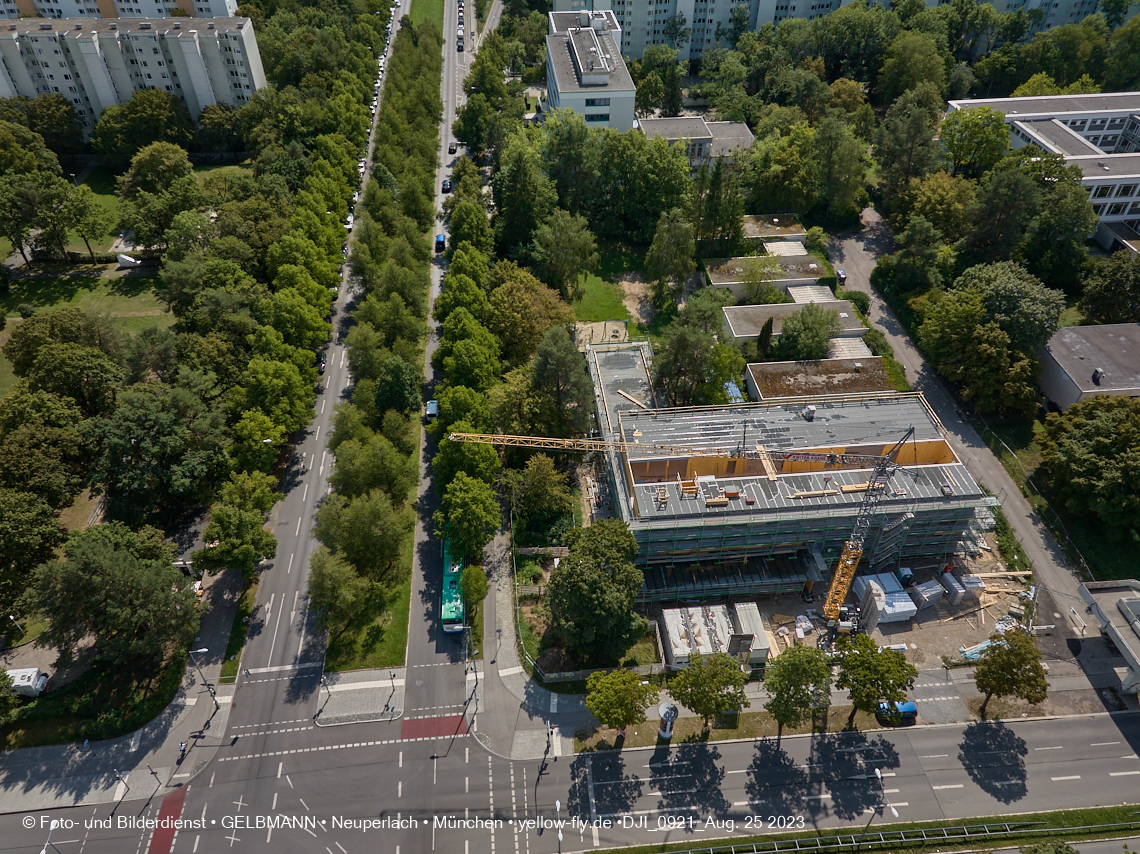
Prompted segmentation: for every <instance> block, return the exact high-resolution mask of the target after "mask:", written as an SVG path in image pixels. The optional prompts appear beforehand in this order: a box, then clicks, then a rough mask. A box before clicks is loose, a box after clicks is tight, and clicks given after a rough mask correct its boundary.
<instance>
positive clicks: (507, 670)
mask: <svg viewBox="0 0 1140 854" xmlns="http://www.w3.org/2000/svg"><path fill="white" fill-rule="evenodd" d="M522 672H523V669H522V666H521V665H518V666H516V667H504V668H503V669H502V670H500V671H499V678H503V677H505V676H514V675H515V674H516V673H522Z"/></svg>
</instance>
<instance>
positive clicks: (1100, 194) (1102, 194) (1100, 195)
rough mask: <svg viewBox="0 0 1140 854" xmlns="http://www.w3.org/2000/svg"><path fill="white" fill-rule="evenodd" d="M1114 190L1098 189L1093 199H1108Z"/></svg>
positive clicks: (1102, 187)
mask: <svg viewBox="0 0 1140 854" xmlns="http://www.w3.org/2000/svg"><path fill="white" fill-rule="evenodd" d="M1112 190H1113V188H1112V187H1109V186H1101V187H1097V188H1096V189H1095V190H1094V191H1093V198H1094V199H1107V198H1108V197H1109V196H1111V195H1112Z"/></svg>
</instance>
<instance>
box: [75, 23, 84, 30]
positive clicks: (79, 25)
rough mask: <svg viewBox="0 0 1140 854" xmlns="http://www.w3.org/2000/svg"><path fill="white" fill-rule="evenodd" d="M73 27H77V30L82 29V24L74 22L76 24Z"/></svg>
mask: <svg viewBox="0 0 1140 854" xmlns="http://www.w3.org/2000/svg"><path fill="white" fill-rule="evenodd" d="M75 29H77V30H82V29H83V24H76V25H75Z"/></svg>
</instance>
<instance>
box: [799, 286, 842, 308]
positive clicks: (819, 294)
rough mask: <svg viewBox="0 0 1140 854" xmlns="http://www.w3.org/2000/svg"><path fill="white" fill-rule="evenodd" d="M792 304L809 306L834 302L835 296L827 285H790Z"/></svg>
mask: <svg viewBox="0 0 1140 854" xmlns="http://www.w3.org/2000/svg"><path fill="white" fill-rule="evenodd" d="M788 296H790V297H791V298H792V302H795V303H798V304H799V305H807V304H808V303H810V302H834V301H835V294H833V293H832V292H831V288H829V287H828V286H827V285H788Z"/></svg>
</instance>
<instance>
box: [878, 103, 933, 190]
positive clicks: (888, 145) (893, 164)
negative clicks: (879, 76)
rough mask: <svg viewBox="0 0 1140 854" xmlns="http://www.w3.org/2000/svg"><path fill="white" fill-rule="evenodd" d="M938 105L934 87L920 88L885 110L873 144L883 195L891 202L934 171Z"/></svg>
mask: <svg viewBox="0 0 1140 854" xmlns="http://www.w3.org/2000/svg"><path fill="white" fill-rule="evenodd" d="M941 105H942V99H941V97H940V96H939V94H938V93H937V92H936V91H934V89H933V87H929V86H920V87H918V88H916V89H912V90H911V91H909V92H907V93H905V94H904V95H903V96H902V97H900V98H899V99H898V100H897V101H895V103H894V104H892V105H891V108H890V109H889V110H887V115H886V117H885V118H884V119H883V123H882V125H881V126H880V127H879V134H878V139H877V140H876V142H875V159H876V160H877V161H878V162H879V172H880V176H881V180H882V188H883V194H884V195H885V196H886V197H887V199H889V200H892V202H893V200H894V199H895V198H896V197H897V196H898V195H899V194H900V193H901V192H902V191H903V190H905V189H906V188H907V187H908V186H909V185H910V182H911V181H912V180H913V179H915V178H921V177H923V176H924V175H928V174H929V173H931V172H933V171H934V170H935V168H937V166H938V160H939V157H940V151H941V149H940V147H939V144H938V142H937V141H936V140H935V139H934V127H935V124H936V123H937V121H938V115H939V110H940V108H941Z"/></svg>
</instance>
